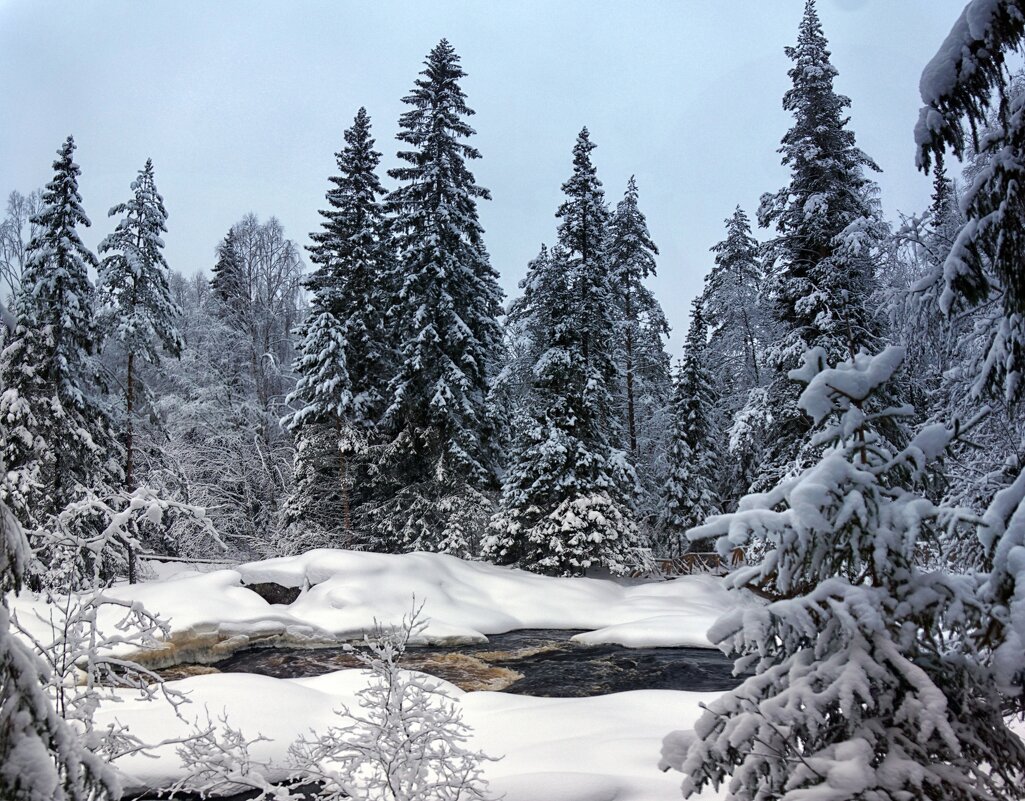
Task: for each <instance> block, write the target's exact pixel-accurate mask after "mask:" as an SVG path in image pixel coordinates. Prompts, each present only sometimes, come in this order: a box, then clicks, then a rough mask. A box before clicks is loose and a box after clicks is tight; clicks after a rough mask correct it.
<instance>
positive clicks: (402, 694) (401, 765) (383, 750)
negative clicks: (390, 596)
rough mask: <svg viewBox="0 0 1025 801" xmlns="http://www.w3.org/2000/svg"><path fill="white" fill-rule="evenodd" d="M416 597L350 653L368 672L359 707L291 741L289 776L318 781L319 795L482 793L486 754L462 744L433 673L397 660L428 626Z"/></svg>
mask: <svg viewBox="0 0 1025 801" xmlns="http://www.w3.org/2000/svg"><path fill="white" fill-rule="evenodd" d="M422 609H423V605H422V604H421V605H420V606H419V607H416V608H414V610H413V611H412V612H411V613H410V614H409V615H407V616H406V617H405V618H404V619H403V622H402V626H401V627H398V628H392V629H386V628H384V627H382V626H380V625H379V626H377V628H376V629H375V631H374V632H373V634H372V635H370V636H367V637H365V638H364V642H363V645H362V647H360V648H355V649H353V652H354V654H355V655H356V656H357V658H358V659H359V660H360V662H361V663H362V664H363V665H364V667H365V668H366V670H367V671H368V672H369V673H370V674H372V677H373V680H372V682H371V683H370V684H369V685H368V686H367V687H365V688H364V689H362V690H360V691H359V693H357V697H358V699H359V709H348V708H345V707H343V708H342V709H341V710H339V718H340V720H341V722H340V723H339V725H338V726H332V727H331V728H329V729H328V730H327V731H326V732H321V733H313V734H312V736H311V737H310V738H302V739H300V740H298V741H297V742H296V743H295V744H294V745H293V746H292V748H291V751H290V753H291V756H292V759H293V760H294V762H295V765H296V770H295V776H296V778H297V779H298V780H300V781H309V780H314V781H317V782H319V783H321V784H322V786H323V790H322V794H323V797H324V798H329V799H336V798H348V797H351V798H354V799H359V801H473V800H474V799H488V798H492V796H491V795H490V794H489V793H488V785H487V782H486V781H485V780H484V778H483V775H482V770H481V765H482V763H483V762H484V761H485V760H486V759H488V757H487V756H485V755H484V754H483V753H481V752H478V751H470V750H468V749H467V748H466V747H465V745H464V744H465V743H466V741H467V740H468V739H469V736H470V729H469V727H468V726H467V725H466V724H465V723H463V721H462V715H461V713H460V711H459V709H458V707H457V706H456V704H454V703H453V702H452V700H451V699H450V698H449V697H448V696H447V695H446V694H445V693H444V691H443V690H442V689H441V687H440V686H439V683H438V680H437V679H433V678H431V677H430V676H427V675H425V674H422V673H411V672H408V671H404V670H402V669H401V668H400V667H399V662H400V660H401V658H402V655H403V653H404V652H405V650H406V646H407V645H408V643H409V641H410V640H411V639H412V638H414V637H416V636H417V635H418V634H420V633H421V632H422V631H423V630H424V628H425V627H426V626H427V621H426V620H425V619H423V618H422V617H421V614H420V613H421V611H422Z"/></svg>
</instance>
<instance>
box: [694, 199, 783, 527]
mask: <svg viewBox="0 0 1025 801" xmlns="http://www.w3.org/2000/svg"><path fill="white" fill-rule="evenodd" d="M759 250H760V248H759V245H758V242H757V241H756V240H755V238H754V237H753V236H752V235H751V223H750V221H749V220H748V217H747V215H746V214H745V213H744V210H743V209H741V208H740V206H737V208H736V210H735V211H734V212H733V214H732V215H731V216H730V217H728V218H727V219H726V238H725V239H723V240H722V241H721V242H718V243H717V244H715V245H713V246H712V252H713V253H715V265H714V266H713V267H712V269H711V271H710V272H709V273H708V275H707V276H706V277H705V288H704V292H703V294H702V312H703V316H704V319H705V320H707V321H708V323H709V336H708V345H707V347H706V348H705V356H704V361H705V364H706V366H707V369H708V370H709V372H710V373H711V377H712V384H713V386H714V387H715V392H716V395H717V400H716V405H715V408H716V411H717V417H718V419H719V421H720V424H722V425H729V424H730V422H731V421H736V422H737V423H740V424H741V425H740V427H739V428H738V429H737V432H736V433H737V436H735V437H731V444H730V449H729V453H730V455H731V457H732V458H729V459H727V460H725V462H724V463H723V464H722V466H721V467H720V469H719V470H718V471H717V474H718V476H719V485H720V488H721V494H722V501H723V507H724V509H725V508H730V507H732V506H733V504H734V503H735V502H736V500H737V499H738V498H739V496H740V495H741V494H743V493H744V492H745V491H746V490H747V488H748V487H749V486H750V485H751V482H752V481H753V480H754V478H755V473H756V470H757V461H758V458H759V455H760V452H761V446H762V444H763V442H762V436H761V433H762V432H761V431H760V428H761V426H759V430H758V431H757V432H751V431H750V429H748V428H747V426H746V423H747V422H748V419H749V418H750V415H743V419H741V416H742V412H743V411H744V410H745V409H748V408H749V406H750V405H751V404H752V403H757V402H758V401H759V400H760V399H761V398H762V397H764V391H763V390H762V389H761V387H762V386H763V384H764V382H765V381H766V380H767V379H768V377H769V371H768V370H767V369H766V366H765V364H763V357H764V351H765V349H766V347H767V345H768V342H769V336H768V332H769V329H770V321H769V320H767V319H766V317H767V315H766V314H765V312H764V310H763V308H762V299H761V296H760V287H761V284H762V281H763V277H764V276H763V272H762V265H761V259H760V256H759ZM752 392H754V395H752ZM723 433H725V432H723ZM752 433H753V434H754V436H751V435H750V434H752Z"/></svg>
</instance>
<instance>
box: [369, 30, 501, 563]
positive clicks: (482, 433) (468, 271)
mask: <svg viewBox="0 0 1025 801" xmlns="http://www.w3.org/2000/svg"><path fill="white" fill-rule="evenodd" d="M421 75H422V76H423V77H422V78H420V79H418V80H417V81H416V83H415V86H414V88H413V90H412V92H411V93H410V94H409V95H408V96H407V97H405V98H404V99H403V102H404V103H406V104H407V105H408V106H409V107H410V108H409V110H407V111H406V112H405V113H403V114H402V116H401V117H400V119H399V126H400V131H399V134H398V138H399V140H400V141H402V142H404V143H406V144H407V145H409V148H410V149H408V150H403V151H400V152H399V154H398V155H399V158H400V159H401V160H402V161H404V162H405V165H404V166H402V167H398V168H396V169H394V170H390V171H389V175H391V176H392V177H393V178H396V179H397V180H399V181H400V182H401V184H400V186H399V187H398V188H397V189H396V190H395V191H394V192H393V193H392V194H391V195H390V196H389V198H388V203H389V207H390V209H391V210H392V212H393V214H394V215H395V219H394V221H393V225H394V232H395V244H396V248H397V261H398V265H397V270H396V276H397V280H396V281H395V289H394V292H395V295H394V297H393V302H392V307H391V311H390V314H391V320H392V321H393V323H394V327H395V341H396V343H397V351H398V354H397V356H398V369H397V372H396V374H395V375H394V376H393V378H392V380H391V382H390V385H389V391H388V403H387V408H386V410H385V414H384V418H383V420H384V424H385V427H386V429H387V431H388V435H389V442H388V443H387V446H386V448H385V451H384V455H383V466H382V468H381V471H380V473H379V475H378V480H377V483H378V487H377V493H378V497H379V498H380V499H381V501H380V504H379V506H378V508H377V509H376V510H375V512H374V517H375V520H376V524H377V531H378V536H379V537H380V539H381V540H382V541H383V543H384V544H385V547H387V548H390V549H416V548H420V549H427V550H445V551H450V552H453V553H460V554H465V553H469V552H472V551H473V550H475V549H476V547H477V546H476V540H477V538H478V537H479V535H480V529H478V528H477V527H478V526H479V525H480V524H481V523H483V522H484V521H486V519H487V516H488V515H489V514H490V508H489V507H490V501H489V500H488V498H487V497H486V495H485V494H484V493H486V492H488V491H490V490H492V489H493V488H495V487H496V485H497V477H496V471H497V460H498V453H497V447H496V446H497V442H496V437H495V424H494V422H493V421H492V420H491V419H490V415H489V410H490V407H489V405H488V402H487V401H488V388H489V382H490V379H491V377H492V376H493V374H494V372H495V370H496V367H497V361H498V357H499V353H500V348H501V337H502V332H501V328H500V327H499V324H498V317H499V315H500V314H501V299H502V292H501V289H500V288H499V286H498V276H497V273H496V272H495V270H494V269H493V268H492V267H491V264H490V261H489V258H488V254H487V251H486V249H485V247H484V241H483V229H482V228H481V225H480V222H479V220H478V215H477V201H478V200H482V199H487V198H489V197H490V195H489V193H488V191H487V190H486V189H484V188H482V187H480V186H478V185H477V183H476V182H475V180H474V177H473V174H472V173H471V172H470V170H469V168H468V166H467V162H469V161H472V160H475V159H478V158H480V153H479V152H478V151H477V149H476V148H474V147H473V146H471V145H470V144H468V143H467V142H466V140H467V139H468V138H469V137H471V136H472V135H473V134H474V130H473V128H471V127H470V125H469V124H468V123H467V122H466V118H467V117H469V116H471V115H472V114H473V111H472V110H471V109H470V108H469V107H468V106H467V105H466V97H465V95H464V93H463V91H462V89H461V88H460V86H459V81H460V79H461V78H463V77H464V76H465V75H466V73H465V72H463V69H462V67H461V66H460V63H459V56H458V55H456V52H455V50H453V48H452V46H451V45H450V44H449V43H448V42H447V41H445V40H442V41H441V42H440V43H439V44H438V45H437V46H436V47H435V48H434V49H433V50H431V52H430V54H429V55H428V57H427V60H426V62H425V69H424V70H423V72H421Z"/></svg>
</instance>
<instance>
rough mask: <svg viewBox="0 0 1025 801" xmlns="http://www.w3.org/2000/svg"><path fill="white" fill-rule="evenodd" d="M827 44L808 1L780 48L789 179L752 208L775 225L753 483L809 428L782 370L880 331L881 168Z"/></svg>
mask: <svg viewBox="0 0 1025 801" xmlns="http://www.w3.org/2000/svg"><path fill="white" fill-rule="evenodd" d="M827 45H828V43H827V41H826V37H825V36H824V34H823V32H822V26H821V24H820V22H819V17H818V13H817V12H816V9H815V1H814V0H806V3H805V9H804V16H803V19H802V20H801V25H800V30H799V33H798V40H797V45H796V46H795V47H788V48H786V53H787V55H788V56H789V57H790V59H791V60H792V61H793V62H794V66H793V67H792V68H791V69H790V71H789V75H790V78H791V80H792V82H793V85H792V87H791V89H789V90H788V91H787V93H786V94H785V95H784V96H783V108H784V109H785V110H786V111H789V112H791V113H792V114H793V116H794V125H793V127H792V128H791V129H790V130H789V131H788V132H787V133H786V135H785V136H784V137H783V140H782V146H781V147H780V153H781V154H782V156H783V159H782V161H783V164H784V166H786V167H788V168H789V169H790V181H789V183H788V184H787V185H786V186H785V187H783V188H782V189H780V190H779V191H778V192H776V193H775V194H766V195H764V196H763V197H762V202H761V206H760V208H759V210H758V221H759V223H760V224H761V225H762V226H763V227H769V226H773V227H774V228H775V230H776V238H775V239H773V240H771V241H770V242H769V243H767V260H768V261H767V264H766V265H765V266H766V270H767V272H768V274H769V285H768V296H769V304H770V307H771V310H772V316H773V318H774V319H775V321H776V323H777V324H778V327H779V330H778V337H777V338H776V339H775V341H774V342H773V344H772V346H771V347H770V348H769V349H768V351H767V353H766V361H767V366H768V367H770V368H771V370H772V376H771V378H770V380H769V382H768V383H769V405H770V408H771V413H772V419H773V423H772V427H771V430H770V432H769V447H768V448H767V449H766V452H765V454H764V457H763V467H762V470H761V476H760V478H759V479H758V480H757V482H756V483H757V484H758V485H759V486H771V485H772V484H773V483H775V480H776V479H777V478H778V477H779V476H780V475H783V474H785V473H787V472H788V471H790V470H792V469H793V468H794V467H795V463H797V462H798V459H799V454H798V449H799V447H800V445H801V443H803V442H804V441H805V434H806V433H807V430H808V425H807V420H806V418H804V417H803V416H802V415H800V414H799V413H798V412H797V411H796V405H795V403H794V401H795V400H796V395H795V389H794V384H793V382H791V381H790V380H789V379H788V378H787V372H788V371H789V370H790V369H792V368H794V367H796V366H797V364H798V363H799V360H800V358H801V355H802V354H803V353H804V352H805V350H806V349H807V348H809V347H822V348H825V350H826V352H827V353H828V354H829V357H830V358H831V359H833V360H834V361H835V360H836V359H839V358H846V357H847V356H849V355H850V354H851V353H855V352H857V351H858V349H860V348H861V347H874V346H875V344H876V343H877V340H878V336H879V333H880V321H879V320H878V319H877V318H876V317H875V316H874V314H873V310H872V308H871V306H870V304H869V302H868V301H869V298H870V296H871V294H872V291H873V289H874V287H875V275H874V264H873V259H872V253H871V251H872V248H873V246H874V245H875V243H876V241H877V239H878V237H879V236H880V235H881V231H880V230H879V229H880V225H881V223H880V219H879V210H878V204H877V203H876V202H875V198H874V195H875V192H876V188H875V184H874V183H872V182H871V181H870V180H869V179H868V178H867V177H866V175H865V170H866V169H869V170H878V169H879V168H878V167H877V166H876V165H875V163H874V162H873V161H872V160H871V159H870V158H869V157H868V156H866V155H865V154H864V153H863V152H862V151H861V150H859V149H858V147H857V145H856V144H855V138H854V132H853V131H851V130H849V129H848V127H847V123H848V117H847V116H846V110H847V108H848V107H849V106H850V100H849V99H848V98H846V97H844V96H843V95H840V94H837V93H836V91H835V90H834V88H833V79H834V78H835V77H836V75H837V71H836V69H835V68H834V67H833V65H832V63H831V62H830V53H829V50H828V49H827Z"/></svg>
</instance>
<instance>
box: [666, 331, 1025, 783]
mask: <svg viewBox="0 0 1025 801" xmlns="http://www.w3.org/2000/svg"><path fill="white" fill-rule="evenodd" d="M902 358H903V350H902V349H901V348H898V347H888V348H886V349H885V350H884V351H883V352H882V353H880V354H879V355H876V356H870V355H868V354H866V353H862V354H859V355H857V356H856V357H854V358H852V359H850V360H848V361H846V362H844V363H842V364H840V365H838V366H837V367H835V368H829V367H827V365H826V352H825V350H824V349H823V348H815V349H813V350H811V351H809V352H808V353H807V354H806V356H805V360H804V365H803V366H802V368H801V369H799V370H795V371H793V373H792V377H793V378H794V379H795V380H798V381H800V382H802V383H804V384H805V385H806V388H805V390H804V392H803V393H802V395H801V397H800V400H799V406H800V408H801V409H802V410H803V411H804V412H805V413H807V414H808V415H809V417H810V418H812V420H813V421H814V425H815V427H816V431H815V433H814V437H813V438H814V440H815V441H816V442H817V444H819V445H821V446H823V447H824V448H825V452H824V454H823V455H822V457H821V459H820V460H819V461H818V462H817V463H815V464H813V465H812V466H810V467H808V468H807V469H805V470H804V471H803V472H802V473H801V474H800V475H798V476H796V477H794V478H791V479H787V480H785V481H783V482H782V483H780V484H779V485H777V486H776V487H775V488H773V489H772V490H771V491H770V492H768V493H763V494H757V495H750V496H748V497H746V498H744V499H743V500H742V501H741V504H740V508H739V510H738V511H737V512H736V513H734V514H730V515H723V516H720V517H718V518H714V519H713V520H711V521H709V523H708V524H707V525H705V526H703V527H699V528H697V529H695V530H693V531H691V532H690V534H689V536H690V537H691V538H704V537H709V536H719V537H720V540H719V551H720V553H722V554H724V555H725V554H726V553H728V551H729V549H731V548H733V547H736V546H743V545H746V544H747V543H748V542H750V541H751V540H752V538H754V539H764V540H765V541H766V543H767V551H766V553H765V558H764V560H763V561H762V563H761V564H759V565H753V566H750V567H744V568H740V569H738V570H736V571H734V573H732V574H731V575H730V577H729V578H728V579H727V581H728V584H729V586H731V587H733V588H737V589H739V588H742V587H755V588H757V589H759V591H760V592H762V593H764V594H766V595H768V596H769V597H770V599H771V600H770V603H769V604H768V605H764V606H763V605H758V606H754V607H746V608H738V609H736V610H735V611H733V612H730V613H728V614H727V615H725V616H724V617H722V618H721V619H720V620H719V621H717V623H716V624H715V625H714V626H713V628H712V629H711V631H710V637H711V638H712V640H713V641H715V642H716V643H718V645H719V646H720V647H721V648H722V649H723V650H724V651H726V652H728V653H734V654H736V655H737V657H738V659H737V663H736V669H737V670H738V671H739V672H743V671H748V670H753V671H754V675H753V676H752V677H751V678H749V679H747V680H746V681H745V682H744V683H743V684H742V685H741V686H740V687H738V688H737V689H736V690H733V691H731V692H728V693H726V694H724V695H723V696H722V697H720V698H719V699H717V700H715V701H713V702H712V703H710V704H709V705H708V707H707V710H706V712H705V714H704V715H703V716H702V718H701V719H700V720H699V721H698V723H697V725H696V727H695V730H694V736H693V739H692V741H691V743H690V745H689V749H688V753H687V756H686V759H685V760H684V764H683V771H684V772H685V773H686V774H688V776H687V779H686V780H685V782H684V794H685V796H690V795H692V794H694V793H696V792H697V791H698V790H700V789H701V788H703V787H705V786H707V785H709V784H711V785H714V786H716V787H719V786H720V785H721V784H722V783H724V782H726V781H727V777H730V778H729V779H728V785H727V793H726V797H727V798H729V799H734V800H736V801H740V800H741V799H752V800H753V799H762V798H769V797H771V798H781V799H787V801H796V799H799V798H806V797H809V796H812V795H813V796H814V797H816V798H821V799H835V801H847V800H848V799H852V798H865V799H868V798H872V799H892V800H893V801H897V800H898V799H907V798H911V797H914V798H937V799H938V798H942V799H979V800H980V801H981V799H992V798H994V797H1005V789H1006V788H1009V787H1012V786H1014V783H1015V782H1016V781H1019V780H1020V779H1019V777H1020V776H1021V775H1022V770H1023V769H1025V746H1023V745H1022V743H1021V741H1020V740H1019V739H1018V737H1017V735H1015V734H1014V733H1013V732H1012V731H1010V729H1008V727H1007V725H1006V724H1005V722H1004V719H1003V715H1002V711H1001V703H1000V700H999V696H998V695H997V692H996V688H995V686H994V682H993V681H992V677H991V675H990V674H989V672H988V670H987V669H986V667H985V661H984V659H983V658H981V656H980V654H979V653H978V652H977V651H976V650H975V648H974V646H973V645H972V641H971V635H972V633H973V632H974V631H976V630H977V629H978V627H979V626H980V624H983V623H984V621H985V620H986V617H987V615H986V612H985V608H984V606H983V605H982V604H980V603H979V602H978V601H977V599H976V596H975V589H976V584H975V581H974V579H973V578H972V577H966V576H955V575H951V574H948V573H945V572H943V571H931V570H927V569H924V568H923V567H922V566H921V556H922V553H923V550H928V549H929V548H930V547H933V546H935V543H936V542H937V539H938V537H939V535H940V534H941V533H942V532H943V531H944V530H946V529H948V528H950V527H954V526H957V525H959V523H963V522H965V520H964V514H963V513H962V512H960V511H959V510H956V509H949V508H944V507H941V506H937V505H935V504H934V503H932V502H931V501H929V500H928V499H926V498H925V497H923V496H922V495H921V494H920V492H919V491H918V490H917V489H916V485H917V483H918V482H919V481H920V479H921V477H922V474H923V471H924V469H925V468H926V467H927V465H929V464H930V463H931V462H934V461H935V460H936V459H937V458H938V457H940V456H941V455H942V454H943V452H944V451H945V450H946V448H947V447H948V446H949V445H950V444H951V442H952V441H953V440H954V439H955V437H956V436H957V429H958V427H957V426H953V427H950V428H947V427H945V426H943V425H940V424H932V425H928V426H925V427H924V428H922V429H921V430H920V431H918V433H917V434H916V435H915V436H914V438H912V439H911V441H910V442H909V444H908V446H907V447H905V448H903V449H901V450H894V449H893V447H892V446H891V445H890V443H889V442H888V441H887V439H886V438H884V437H882V436H880V435H879V434H878V433H877V432H876V431H875V430H873V428H872V427H870V426H869V425H867V424H866V422H867V421H868V420H869V419H870V418H871V417H872V416H873V415H882V416H891V417H895V418H896V422H898V423H899V422H900V421H901V420H903V419H905V418H906V417H907V416H908V415H909V414H910V410H908V409H894V408H892V407H889V404H888V401H887V394H888V393H886V392H884V391H882V390H883V388H884V387H885V384H886V383H887V382H889V381H890V380H891V379H892V377H893V375H894V373H895V372H896V370H897V369H898V368H899V366H900V363H901V360H902Z"/></svg>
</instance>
